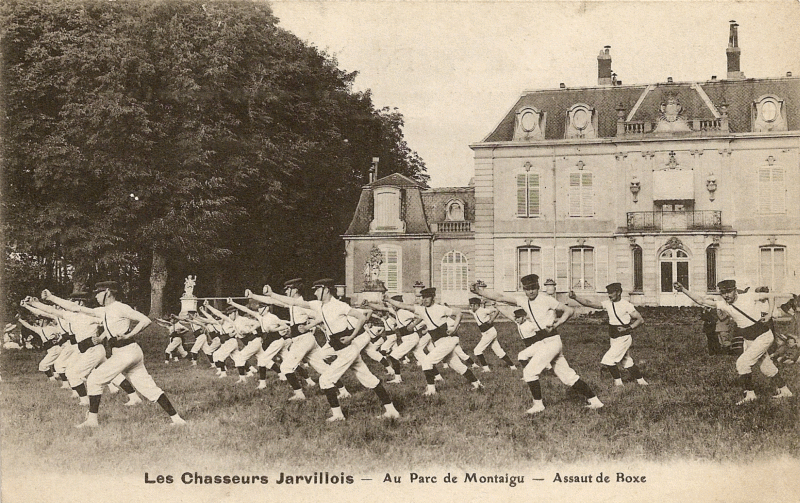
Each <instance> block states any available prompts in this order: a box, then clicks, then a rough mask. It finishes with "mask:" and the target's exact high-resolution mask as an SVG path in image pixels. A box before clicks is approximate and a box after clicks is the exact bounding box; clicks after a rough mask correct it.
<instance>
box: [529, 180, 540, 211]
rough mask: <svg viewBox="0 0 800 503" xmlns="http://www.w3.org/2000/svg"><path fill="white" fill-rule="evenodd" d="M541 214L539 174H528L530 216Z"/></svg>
mask: <svg viewBox="0 0 800 503" xmlns="http://www.w3.org/2000/svg"><path fill="white" fill-rule="evenodd" d="M538 214H539V175H538V174H536V173H529V174H528V216H534V215H538Z"/></svg>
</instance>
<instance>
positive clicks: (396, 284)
mask: <svg viewBox="0 0 800 503" xmlns="http://www.w3.org/2000/svg"><path fill="white" fill-rule="evenodd" d="M380 250H381V253H382V254H383V263H382V264H381V272H380V278H379V279H380V280H381V281H383V284H384V285H385V286H386V289H387V290H389V292H391V293H402V291H403V285H402V279H401V278H402V267H403V262H402V258H403V256H402V250H401V249H400V248H399V247H395V246H381V247H380Z"/></svg>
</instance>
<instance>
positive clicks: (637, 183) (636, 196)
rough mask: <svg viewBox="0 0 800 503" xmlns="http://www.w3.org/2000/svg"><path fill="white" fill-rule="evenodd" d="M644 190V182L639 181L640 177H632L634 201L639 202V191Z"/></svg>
mask: <svg viewBox="0 0 800 503" xmlns="http://www.w3.org/2000/svg"><path fill="white" fill-rule="evenodd" d="M640 190H642V182H640V181H639V178H638V177H637V176H636V175H634V176H633V178H631V194H633V202H634V203H638V202H639V191H640Z"/></svg>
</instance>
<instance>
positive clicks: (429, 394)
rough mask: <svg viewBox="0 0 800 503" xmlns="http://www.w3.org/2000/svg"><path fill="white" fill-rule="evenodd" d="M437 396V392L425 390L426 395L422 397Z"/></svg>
mask: <svg viewBox="0 0 800 503" xmlns="http://www.w3.org/2000/svg"><path fill="white" fill-rule="evenodd" d="M435 394H436V390H435V389H427V390H425V393H423V394H422V395H423V396H433V395H435Z"/></svg>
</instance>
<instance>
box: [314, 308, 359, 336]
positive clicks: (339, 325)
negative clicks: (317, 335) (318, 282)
mask: <svg viewBox="0 0 800 503" xmlns="http://www.w3.org/2000/svg"><path fill="white" fill-rule="evenodd" d="M309 304H310V305H311V308H312V309H313V310H314V311H315V312H316V313H317V314H318V315H319V316H320V318H321V319H322V326H323V327H324V328H325V333H326V334H327V335H333V334H338V333H340V332H343V331H345V330H352V329H353V325H352V324H351V323H350V322H349V321H348V318H349V317H348V316H347V313H349V312H350V309H352V308H351V307H350V305H349V304H345V303H344V302H342V301H341V300H338V299H331V300H329V301H328V302H326V303H325V304H323V303H322V301H321V300H312V301H309Z"/></svg>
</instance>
